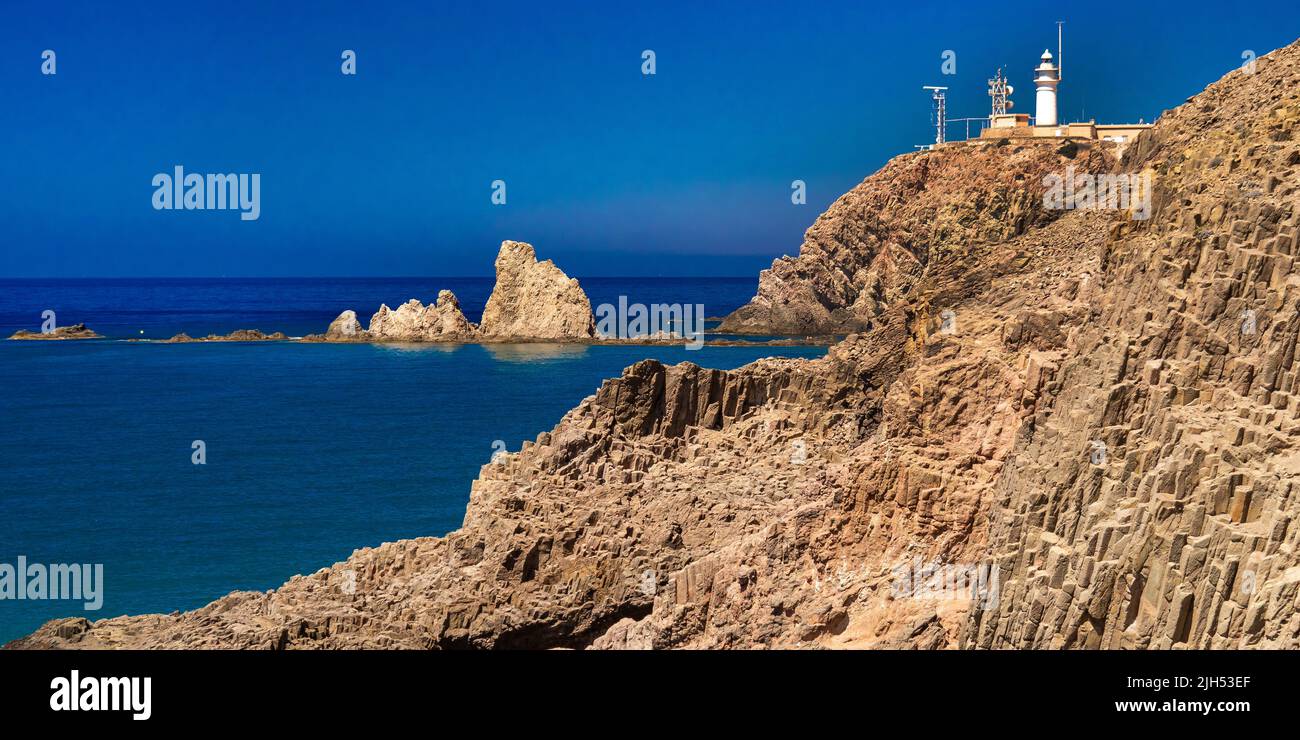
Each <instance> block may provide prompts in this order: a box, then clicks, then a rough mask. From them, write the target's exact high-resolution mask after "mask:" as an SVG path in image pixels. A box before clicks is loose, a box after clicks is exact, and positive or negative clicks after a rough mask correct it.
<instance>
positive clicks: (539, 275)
mask: <svg viewBox="0 0 1300 740" xmlns="http://www.w3.org/2000/svg"><path fill="white" fill-rule="evenodd" d="M496 273H497V282H496V287H495V288H493V289H492V295H491V297H489V298H488V302H487V307H486V308H484V309H483V321H482V323H481V324H480V326H479V331H480V333H482V335H483V337H484V338H485V339H506V338H509V339H563V340H583V339H591V338H593V337H594V336H595V335H596V319H595V317H594V316H593V315H592V313H591V301H590V300H588V299H587V294H586V293H585V292H583V290H582V287H581V286H579V285H578V281H577V280H574V279H573V278H571V277H569V276H568V275H565V274H564V272H563V271H562V270H560V268H558V267H556V266H555V264H554V263H553V262H551V261H550V260H545V261H543V262H538V261H537V255H536V253H535V252H534V250H533V246H532V245H531V244H526V243H524V242H516V241H508V240H507V241H503V242H501V250H500V251H499V252H497V260H496Z"/></svg>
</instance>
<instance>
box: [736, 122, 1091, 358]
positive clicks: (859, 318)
mask: <svg viewBox="0 0 1300 740" xmlns="http://www.w3.org/2000/svg"><path fill="white" fill-rule="evenodd" d="M1059 149H1060V146H1059V145H1058V144H1055V143H1051V142H1045V141H1044V142H1029V143H1015V144H1011V143H1007V144H999V143H998V142H987V143H979V144H972V145H963V144H954V145H951V146H948V147H944V148H940V149H937V150H934V151H929V152H919V153H914V154H906V155H902V156H899V157H895V158H894V159H893V160H891V161H890V162H889V163H888V164H886V165H885V167H884V168H882V169H881V170H880V171H879V172H877V173H875V174H873V175H872V176H870V177H868V178H867V179H866V180H864V181H863V182H862V183H861V184H860V185H858V186H857V187H855V188H854V189H853V190H851V191H849V192H848V193H845V194H844V195H843V196H841V197H840V198H839V199H838V200H836V201H835V203H833V204H832V205H831V207H830V208H829V209H827V211H826V212H825V213H824V214H822V215H821V216H820V217H819V218H818V219H817V221H816V222H815V223H813V225H812V227H811V228H809V229H808V231H807V233H805V234H804V242H803V245H802V246H801V247H800V248H799V256H798V257H796V258H791V257H782V258H781V259H778V260H776V261H774V262H773V263H772V267H771V268H770V269H767V270H764V271H763V272H762V273H760V274H759V279H758V293H757V295H755V296H754V298H753V299H751V300H750V302H749V303H748V304H746V305H744V306H742V307H740V308H739V309H737V310H736V311H734V312H732V313H731V314H730V315H729V316H727V317H726V318H725V319H724V320H723V322H722V324H721V325H720V326H719V328H718V331H720V332H729V333H742V334H743V333H749V334H797V335H810V334H811V335H819V334H820V335H825V334H847V333H851V332H857V331H866V330H868V329H870V327H871V325H872V322H873V321H874V320H875V318H876V316H878V315H879V314H880V313H881V312H882V311H884V310H886V309H887V308H888V306H890V305H891V304H894V303H897V302H899V301H903V300H906V297H907V294H908V291H910V290H912V288H913V286H914V285H915V283H916V281H917V279H918V278H919V277H920V276H921V275H923V274H925V269H926V265H928V264H929V263H930V262H931V261H932V260H935V259H960V257H961V254H960V253H961V251H963V250H966V249H969V248H970V247H971V246H973V245H978V244H987V243H996V242H1001V241H1004V240H1006V239H1009V238H1011V237H1014V236H1016V235H1018V234H1022V233H1024V232H1025V231H1026V230H1028V229H1031V228H1036V227H1041V226H1043V225H1045V224H1047V223H1049V222H1051V221H1052V220H1053V219H1055V218H1057V217H1058V216H1060V214H1061V211H1054V210H1050V209H1047V208H1044V207H1043V186H1042V179H1043V177H1044V176H1045V175H1048V174H1053V173H1057V174H1059V173H1062V172H1063V170H1064V168H1065V167H1066V166H1067V165H1068V166H1073V167H1074V168H1075V170H1076V171H1078V172H1079V173H1085V172H1100V171H1104V170H1106V169H1107V168H1108V167H1109V166H1110V164H1111V158H1110V157H1108V156H1107V155H1106V153H1105V152H1103V151H1102V150H1101V149H1098V148H1094V147H1078V148H1075V149H1074V150H1066V151H1064V152H1062V151H1058V150H1059ZM954 250H955V251H956V253H955V254H954V253H953V252H954Z"/></svg>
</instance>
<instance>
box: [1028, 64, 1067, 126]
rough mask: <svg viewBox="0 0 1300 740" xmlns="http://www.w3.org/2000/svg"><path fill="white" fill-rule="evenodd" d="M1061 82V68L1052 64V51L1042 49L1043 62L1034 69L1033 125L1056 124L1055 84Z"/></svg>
mask: <svg viewBox="0 0 1300 740" xmlns="http://www.w3.org/2000/svg"><path fill="white" fill-rule="evenodd" d="M1060 82H1061V70H1060V69H1059V68H1057V67H1056V66H1055V65H1053V64H1052V52H1050V51H1048V50H1046V49H1044V50H1043V62H1042V64H1039V65H1038V67H1037V68H1035V69H1034V86H1035V87H1036V88H1037V90H1038V92H1037V96H1036V98H1035V108H1034V125H1035V126H1055V125H1056V86H1057V85H1059V84H1060Z"/></svg>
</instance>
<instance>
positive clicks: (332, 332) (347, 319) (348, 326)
mask: <svg viewBox="0 0 1300 740" xmlns="http://www.w3.org/2000/svg"><path fill="white" fill-rule="evenodd" d="M369 338H370V333H369V332H367V331H366V330H365V329H363V328H361V322H360V321H358V320H357V312H356V311H353V310H352V309H348V310H346V311H344V312H343V313H341V314H339V316H338V318H336V319H334V320H333V321H331V322H330V325H329V328H328V329H326V330H325V339H327V340H330V341H335V342H355V341H363V340H366V339H369Z"/></svg>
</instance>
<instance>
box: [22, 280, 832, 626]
mask: <svg viewBox="0 0 1300 740" xmlns="http://www.w3.org/2000/svg"><path fill="white" fill-rule="evenodd" d="M579 281H580V282H581V284H582V286H583V288H584V289H585V290H586V291H587V293H588V295H589V296H590V298H591V301H592V304H593V306H595V305H598V304H600V303H611V304H615V305H616V304H617V303H618V301H619V297H620V296H624V297H626V300H627V301H628V302H629V303H638V302H639V303H645V304H651V303H682V304H696V303H700V304H703V305H704V307H705V308H704V313H705V315H706V316H710V317H715V316H722V315H725V314H726V313H728V312H730V311H732V310H734V309H735V308H737V307H739V306H741V305H743V304H744V303H745V302H746V301H747V300H748V299H749V298H750V297H751V296H752V295H753V294H754V291H755V289H756V287H757V280H756V279H755V278H688V279H673V278H579ZM492 285H493V280H492V279H491V278H392V279H388V278H348V279H336V278H301V279H272V278H267V279H225V278H211V279H115V280H101V279H65V280H17V279H0V336H4V337H8V336H9V335H10V334H12V333H13V332H14V331H17V330H18V329H29V330H38V329H39V328H40V327H41V324H42V316H43V315H44V312H46V311H53V312H54V315H55V317H56V321H57V324H58V325H60V326H66V325H70V324H76V323H85V324H86V325H87V326H89V327H90V328H92V329H94V330H95V331H97V332H98V333H100V334H102V335H104V336H105V339H102V340H78V341H63V342H17V341H0V388H2V389H3V392H0V594H3V593H4V583H3V578H4V573H5V565H6V564H7V565H9V566H11V569H10V570H11V572H12V571H13V570H14V569H16V568H17V566H18V565H19V558H20V557H21V558H23V560H24V562H25V563H27V564H28V565H29V566H30V565H31V564H43V565H47V566H48V565H51V564H73V563H79V564H86V565H88V566H91V567H90V570H91V571H92V572H93V569H94V566H95V565H99V566H102V574H103V583H102V588H100V587H99V586H97V589H98V590H99V592H100V598H101V599H102V604H101V605H100V607H99V608H98V609H87V608H86V604H85V602H84V600H68V599H59V600H51V599H26V598H25V599H18V598H13V597H12V596H14V595H16V593H17V591H18V590H19V589H16V588H14V587H13V584H11V588H10V592H9V593H10V595H11V597H10V598H3V597H0V644H2V643H4V642H7V641H9V640H12V639H14V638H17V637H20V636H22V635H24V634H27V633H28V632H30V631H32V630H33V629H35V628H36V627H38V626H40V624H42V623H43V622H45V621H46V620H49V619H54V618H58V617H69V616H84V617H86V618H88V619H92V620H94V619H101V618H104V617H110V616H119V615H123V614H142V613H151V612H164V613H166V612H172V611H177V610H187V609H193V608H196V607H199V606H202V605H204V604H206V603H208V602H210V601H212V600H213V599H216V598H219V597H221V596H223V595H225V594H227V593H229V592H231V591H235V590H265V589H270V588H275V587H277V586H279V585H280V584H281V583H283V582H284V581H286V580H287V579H288V578H290V577H291V576H293V575H294V574H296V573H311V572H314V571H316V570H318V569H319V568H322V567H325V566H328V565H330V564H332V563H335V562H337V561H340V560H343V559H345V558H347V557H348V555H349V554H351V553H352V551H353V550H355V549H357V548H361V547H367V546H375V545H379V544H381V543H384V542H390V541H394V540H399V539H403V538H410V537H421V536H440V535H443V534H446V533H447V532H449V531H451V530H453V529H455V528H457V527H458V526H460V523H461V521H462V519H463V517H464V514H465V506H466V503H467V501H468V499H469V489H470V482H471V481H472V480H473V479H474V478H475V477H477V475H478V472H479V468H480V467H481V466H483V465H485V464H487V463H488V462H489V460H490V459H491V456H492V454H493V453H494V452H496V451H497V450H501V449H506V450H510V451H515V450H518V449H519V447H520V444H521V443H522V441H523V440H531V439H535V438H536V436H537V434H538V433H539V432H542V431H546V430H549V429H551V428H552V427H553V426H554V425H555V424H556V423H557V422H558V421H559V420H560V418H561V417H562V416H563V415H564V413H565V412H566V411H568V410H569V409H570V408H572V407H573V406H575V405H577V404H578V403H579V402H580V401H581V400H582V399H583V398H584V397H586V396H588V395H591V394H592V393H594V392H595V391H596V389H597V388H598V387H599V386H600V384H601V382H602V381H603V380H605V379H607V378H611V377H616V376H617V375H619V374H620V373H621V371H622V370H623V368H625V367H627V366H629V365H632V364H634V363H636V362H638V361H640V360H642V359H646V358H655V359H658V360H661V361H663V362H665V363H678V362H693V363H696V364H698V365H702V366H705V367H717V368H725V369H730V368H736V367H739V366H741V365H744V364H747V363H749V362H752V361H754V360H756V359H759V358H761V357H768V356H786V357H817V356H820V355H822V354H824V353H825V351H826V349H825V348H824V347H808V346H791V347H786V346H776V347H734V346H706V347H703V348H699V349H696V350H690V349H687V348H686V347H685V346H677V345H673V346H583V345H550V344H519V345H483V346H479V345H369V344H313V343H289V342H282V343H245V342H230V343H224V342H223V343H196V344H162V343H159V342H151V341H139V340H159V339H166V338H168V337H170V336H172V335H174V334H177V333H179V332H185V333H187V334H189V335H191V336H196V337H197V336H204V335H207V334H226V333H228V332H231V331H234V330H236V329H260V330H262V331H265V332H268V333H269V332H273V331H283V332H285V333H286V334H288V335H290V336H302V335H305V334H310V333H320V332H323V331H324V330H325V328H326V327H327V326H328V325H329V322H330V321H331V320H333V319H334V318H335V317H336V316H337V315H338V314H339V313H340V312H341V311H343V310H345V309H353V310H355V311H356V312H357V314H358V316H359V317H361V319H362V322H363V323H366V322H367V321H368V317H369V316H370V314H371V313H373V312H374V311H375V310H376V309H377V308H378V306H379V304H380V303H387V304H388V305H389V306H390V307H396V306H397V305H399V304H401V303H403V302H405V301H406V300H408V299H410V298H418V299H420V300H421V301H423V302H425V303H429V302H430V301H432V300H434V298H435V297H436V295H437V292H438V290H440V289H443V288H446V289H450V290H452V291H454V292H455V293H456V295H457V297H458V298H459V299H460V301H461V306H462V308H463V310H464V312H465V314H466V316H467V317H468V318H469V319H470V320H471V321H477V320H478V319H479V317H480V315H481V314H482V310H483V305H484V304H485V303H486V301H487V298H488V295H489V294H490V292H491V290H492ZM710 336H713V335H710ZM129 340H137V341H129ZM200 443H201V444H200ZM200 449H201V450H202V453H203V454H202V456H201V459H202V464H197V463H196V460H198V459H199V455H198V451H199V450H200ZM15 575H17V574H15Z"/></svg>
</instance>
